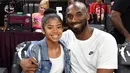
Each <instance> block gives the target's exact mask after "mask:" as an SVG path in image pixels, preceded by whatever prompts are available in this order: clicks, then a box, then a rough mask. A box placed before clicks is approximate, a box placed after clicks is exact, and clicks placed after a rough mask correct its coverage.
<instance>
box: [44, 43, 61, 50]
mask: <svg viewBox="0 0 130 73" xmlns="http://www.w3.org/2000/svg"><path fill="white" fill-rule="evenodd" d="M46 43H47V46H48V50H55V49H58V48H60V44H59V43H58V42H52V41H46Z"/></svg>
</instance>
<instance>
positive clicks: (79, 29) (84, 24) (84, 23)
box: [68, 20, 87, 35]
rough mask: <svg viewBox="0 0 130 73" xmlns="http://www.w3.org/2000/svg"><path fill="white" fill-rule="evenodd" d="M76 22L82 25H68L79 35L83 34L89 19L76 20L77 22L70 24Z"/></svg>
mask: <svg viewBox="0 0 130 73" xmlns="http://www.w3.org/2000/svg"><path fill="white" fill-rule="evenodd" d="M74 24H78V25H79V24H81V25H82V26H80V27H78V28H74V27H73V26H68V27H69V29H71V30H72V31H73V32H74V34H75V35H79V34H81V33H82V32H83V31H84V30H85V28H86V25H87V21H86V20H83V21H81V22H75V23H71V24H70V25H74Z"/></svg>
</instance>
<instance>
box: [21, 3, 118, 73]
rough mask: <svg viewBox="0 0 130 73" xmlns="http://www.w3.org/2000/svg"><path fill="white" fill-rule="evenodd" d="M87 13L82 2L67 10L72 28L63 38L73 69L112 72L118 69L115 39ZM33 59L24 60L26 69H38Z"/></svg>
mask: <svg viewBox="0 0 130 73" xmlns="http://www.w3.org/2000/svg"><path fill="white" fill-rule="evenodd" d="M88 15H89V14H88V7H87V8H86V6H85V4H83V3H82V2H74V3H72V4H70V5H69V6H68V7H67V10H66V17H67V23H68V27H69V28H70V29H71V30H67V31H65V32H64V33H63V35H62V38H61V40H63V41H64V42H65V43H66V46H67V47H68V48H69V49H70V61H71V70H70V72H71V73H113V71H114V69H117V44H116V41H115V39H114V38H113V37H112V36H111V35H110V34H108V33H106V32H103V31H101V30H98V29H96V28H92V27H90V26H89V24H88ZM28 60H29V61H28ZM31 60H32V59H23V60H22V61H21V66H22V68H23V70H24V71H28V70H30V69H31V70H34V71H35V69H36V68H35V67H36V65H35V66H34V68H32V67H31V66H32V65H31V64H30V63H29V64H30V65H29V64H28V63H27V62H31ZM32 62H34V60H33V61H32ZM35 63H36V62H35Z"/></svg>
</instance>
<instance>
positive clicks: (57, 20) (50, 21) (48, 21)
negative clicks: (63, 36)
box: [46, 18, 61, 23]
mask: <svg viewBox="0 0 130 73" xmlns="http://www.w3.org/2000/svg"><path fill="white" fill-rule="evenodd" d="M53 22H57V23H61V21H60V20H59V19H58V18H49V19H48V20H47V21H46V23H53Z"/></svg>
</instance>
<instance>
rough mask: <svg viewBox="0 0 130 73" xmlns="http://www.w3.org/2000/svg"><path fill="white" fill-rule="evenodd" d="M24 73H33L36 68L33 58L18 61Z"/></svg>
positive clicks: (36, 64)
mask: <svg viewBox="0 0 130 73" xmlns="http://www.w3.org/2000/svg"><path fill="white" fill-rule="evenodd" d="M20 66H21V67H22V69H23V71H24V73H35V71H36V70H37V67H38V63H37V61H36V60H35V59H34V58H28V59H22V60H21V61H20Z"/></svg>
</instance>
